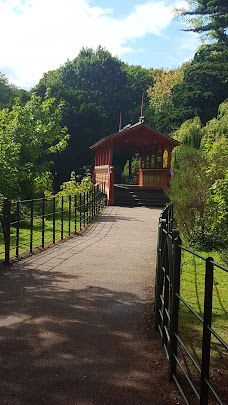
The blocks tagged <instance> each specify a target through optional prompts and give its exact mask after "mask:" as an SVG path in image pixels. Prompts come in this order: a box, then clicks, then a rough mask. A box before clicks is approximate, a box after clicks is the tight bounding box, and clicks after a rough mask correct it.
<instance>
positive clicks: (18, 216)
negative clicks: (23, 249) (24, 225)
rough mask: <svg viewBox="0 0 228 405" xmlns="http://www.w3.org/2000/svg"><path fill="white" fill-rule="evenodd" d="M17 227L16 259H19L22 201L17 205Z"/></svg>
mask: <svg viewBox="0 0 228 405" xmlns="http://www.w3.org/2000/svg"><path fill="white" fill-rule="evenodd" d="M16 212H17V213H16V215H17V220H16V222H17V227H16V257H17V258H18V257H19V239H20V201H17V203H16Z"/></svg>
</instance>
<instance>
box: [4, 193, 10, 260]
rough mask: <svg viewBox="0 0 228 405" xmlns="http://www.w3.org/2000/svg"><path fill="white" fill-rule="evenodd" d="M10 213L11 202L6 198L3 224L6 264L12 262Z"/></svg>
mask: <svg viewBox="0 0 228 405" xmlns="http://www.w3.org/2000/svg"><path fill="white" fill-rule="evenodd" d="M10 211H11V201H10V200H8V198H6V199H5V200H4V206H3V224H4V239H5V263H6V264H9V262H10Z"/></svg>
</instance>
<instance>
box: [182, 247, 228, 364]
mask: <svg viewBox="0 0 228 405" xmlns="http://www.w3.org/2000/svg"><path fill="white" fill-rule="evenodd" d="M197 253H199V254H200V255H202V256H204V257H208V256H211V257H213V259H214V261H215V262H217V263H219V264H223V263H221V258H220V255H219V253H218V252H213V251H212V252H203V251H197ZM204 285H205V261H204V260H202V259H200V258H198V257H195V256H193V255H192V254H190V253H188V252H184V251H182V268H181V289H180V295H181V297H182V298H183V299H184V300H185V301H187V303H188V304H189V305H190V306H191V307H192V308H193V309H194V310H195V311H196V312H197V314H199V315H200V316H201V317H202V318H203V311H204ZM212 307H213V310H212V328H213V329H214V330H215V332H216V333H217V334H218V335H219V336H220V337H221V338H222V339H223V340H224V341H225V342H227V341H228V324H227V321H228V273H227V272H225V271H223V270H221V269H219V268H217V267H216V266H214V283H213V304H212ZM179 315H180V317H179V335H180V337H181V339H182V340H183V341H184V343H185V345H186V346H187V348H188V349H189V350H190V352H191V354H193V355H194V357H195V358H196V359H197V360H198V362H199V363H200V362H201V345H202V336H203V333H202V332H203V327H202V324H201V323H200V322H199V321H198V319H197V318H196V317H195V315H193V314H191V312H190V310H189V309H188V308H186V307H185V306H184V304H183V303H180V313H179ZM211 348H212V353H211V356H212V359H211V364H212V365H214V366H215V367H217V368H218V367H219V369H220V370H221V369H222V370H226V369H227V364H226V362H227V357H226V355H225V349H223V347H222V345H221V344H220V343H219V342H218V341H217V340H216V339H215V338H214V337H212V344H211Z"/></svg>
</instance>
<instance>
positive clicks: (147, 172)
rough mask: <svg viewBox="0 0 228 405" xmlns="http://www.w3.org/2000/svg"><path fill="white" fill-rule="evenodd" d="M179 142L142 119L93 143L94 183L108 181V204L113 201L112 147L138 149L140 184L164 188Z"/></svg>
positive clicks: (158, 188)
mask: <svg viewBox="0 0 228 405" xmlns="http://www.w3.org/2000/svg"><path fill="white" fill-rule="evenodd" d="M177 145H179V142H178V141H176V140H175V139H172V138H168V137H167V136H165V135H162V134H161V133H160V132H158V131H155V130H154V129H152V128H150V127H149V126H147V125H145V124H144V122H143V120H141V121H139V122H138V123H137V124H135V125H131V126H127V127H125V128H124V129H122V130H121V129H120V130H119V132H117V133H115V134H113V135H110V136H107V137H105V138H102V139H100V140H99V141H98V142H96V143H95V144H94V145H92V146H91V147H90V149H92V150H94V152H95V167H94V174H93V176H94V177H93V179H94V183H95V184H98V183H102V184H105V190H106V192H107V199H108V205H113V204H114V167H113V149H115V148H125V149H131V150H132V149H133V150H135V152H137V153H139V155H140V165H139V173H138V179H137V184H138V186H141V187H144V188H149V189H153V190H162V189H164V188H165V187H167V186H168V184H169V178H170V165H171V152H172V149H173V148H174V147H175V146H177Z"/></svg>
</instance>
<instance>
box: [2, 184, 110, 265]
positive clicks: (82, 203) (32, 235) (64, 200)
mask: <svg viewBox="0 0 228 405" xmlns="http://www.w3.org/2000/svg"><path fill="white" fill-rule="evenodd" d="M105 203H106V194H105V192H104V190H103V188H101V187H100V186H99V185H97V186H95V187H93V188H91V189H90V190H89V191H87V192H84V193H79V194H77V195H67V196H52V197H48V198H46V197H45V198H40V199H32V200H23V201H10V200H8V199H6V200H5V201H4V203H2V204H0V219H1V224H0V262H3V263H6V264H8V263H10V260H12V259H13V258H20V257H21V256H23V255H24V254H28V253H34V251H35V250H36V249H43V248H44V247H45V246H48V245H50V244H55V243H56V242H57V241H61V240H64V239H65V238H68V237H70V236H72V235H76V234H77V233H78V232H80V231H81V230H83V229H84V228H85V227H86V226H87V225H88V224H89V222H90V221H91V220H92V218H93V217H94V216H95V215H97V214H98V213H99V212H100V211H101V209H102V208H103V207H104V206H105Z"/></svg>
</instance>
